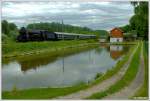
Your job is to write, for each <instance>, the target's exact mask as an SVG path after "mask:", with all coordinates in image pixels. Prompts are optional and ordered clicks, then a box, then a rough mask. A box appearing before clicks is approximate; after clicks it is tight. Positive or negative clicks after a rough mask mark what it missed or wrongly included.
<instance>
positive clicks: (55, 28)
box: [27, 22, 108, 37]
mask: <svg viewBox="0 0 150 101" xmlns="http://www.w3.org/2000/svg"><path fill="white" fill-rule="evenodd" d="M27 29H42V30H48V31H50V32H68V33H78V34H95V35H97V37H99V36H101V35H106V36H108V32H107V31H105V30H96V31H94V30H92V29H90V28H87V27H79V26H72V25H68V24H60V23H56V22H52V23H47V22H46V23H42V22H40V23H32V24H29V25H27Z"/></svg>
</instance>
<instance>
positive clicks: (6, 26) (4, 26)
mask: <svg viewBox="0 0 150 101" xmlns="http://www.w3.org/2000/svg"><path fill="white" fill-rule="evenodd" d="M2 33H4V34H6V35H7V34H9V24H8V22H7V21H6V20H3V21H2Z"/></svg>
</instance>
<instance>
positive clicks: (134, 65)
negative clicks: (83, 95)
mask: <svg viewBox="0 0 150 101" xmlns="http://www.w3.org/2000/svg"><path fill="white" fill-rule="evenodd" d="M140 50H141V47H138V49H137V51H136V52H135V54H134V56H133V58H132V60H131V63H130V65H129V68H128V69H127V71H126V73H125V75H124V76H123V77H122V78H121V80H119V81H117V82H116V83H115V84H113V85H112V86H110V87H109V88H108V89H106V90H105V91H101V92H99V93H95V94H93V95H92V96H90V97H88V98H87V99H100V98H103V97H105V96H107V95H109V94H113V93H115V92H117V91H119V90H120V89H122V88H124V87H125V86H128V85H129V84H130V82H131V81H132V80H133V79H134V78H135V76H136V74H137V72H138V67H139V62H140V60H139V58H140Z"/></svg>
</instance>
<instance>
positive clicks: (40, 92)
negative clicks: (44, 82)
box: [2, 84, 86, 99]
mask: <svg viewBox="0 0 150 101" xmlns="http://www.w3.org/2000/svg"><path fill="white" fill-rule="evenodd" d="M85 87H86V86H85V85H83V84H79V85H76V86H73V87H66V88H37V89H36V88H35V89H29V90H22V91H17V90H15V91H12V92H4V93H2V99H50V98H54V97H57V96H58V95H62V96H63V95H66V94H69V93H72V92H75V91H78V90H80V89H83V88H85Z"/></svg>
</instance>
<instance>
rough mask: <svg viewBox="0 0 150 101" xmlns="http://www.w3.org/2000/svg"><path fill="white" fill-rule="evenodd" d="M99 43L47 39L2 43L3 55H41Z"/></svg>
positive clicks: (7, 56) (94, 41)
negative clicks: (42, 40) (43, 40)
mask: <svg viewBox="0 0 150 101" xmlns="http://www.w3.org/2000/svg"><path fill="white" fill-rule="evenodd" d="M91 44H98V43H97V41H96V40H69V41H45V42H24V43H19V42H9V43H5V44H2V54H3V55H2V57H3V58H10V57H23V56H27V55H29V56H30V55H39V54H41V53H46V52H56V51H60V50H63V49H69V48H76V47H83V46H87V45H91Z"/></svg>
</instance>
